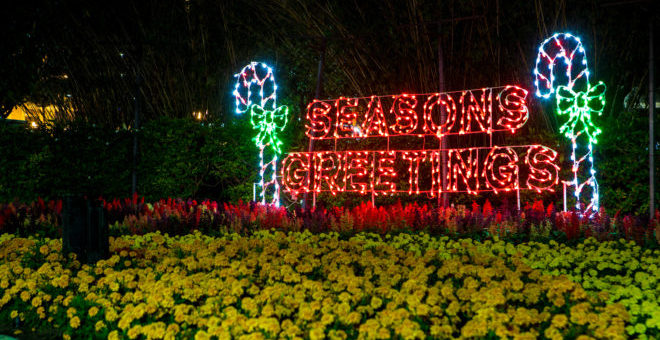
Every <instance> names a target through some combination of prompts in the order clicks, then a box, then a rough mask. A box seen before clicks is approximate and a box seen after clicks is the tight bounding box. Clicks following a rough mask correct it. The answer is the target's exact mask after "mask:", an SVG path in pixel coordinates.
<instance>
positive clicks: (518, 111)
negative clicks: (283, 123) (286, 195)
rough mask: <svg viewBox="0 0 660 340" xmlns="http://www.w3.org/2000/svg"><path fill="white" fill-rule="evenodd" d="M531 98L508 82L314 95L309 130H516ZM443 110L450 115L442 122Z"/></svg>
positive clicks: (325, 135)
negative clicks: (443, 90)
mask: <svg viewBox="0 0 660 340" xmlns="http://www.w3.org/2000/svg"><path fill="white" fill-rule="evenodd" d="M526 98H527V90H525V89H523V88H521V87H519V86H515V85H508V86H502V87H494V88H483V89H478V90H468V91H460V92H446V93H431V94H406V93H404V94H398V95H389V96H370V97H365V98H346V97H340V98H339V99H336V100H313V101H312V102H311V103H310V104H309V105H307V113H306V119H307V122H306V124H305V128H306V131H305V135H306V136H307V137H309V138H311V139H315V140H323V139H334V140H337V139H344V138H381V137H395V136H417V137H423V136H436V137H438V138H442V137H443V136H452V135H465V134H480V133H488V134H492V133H495V132H509V133H515V131H516V130H518V129H520V128H521V127H522V126H523V125H524V124H525V123H526V122H527V119H528V118H529V110H528V108H527V102H526ZM457 103H458V105H457ZM443 116H444V117H446V118H444V120H443V121H442V122H441V121H440V120H441V117H443ZM388 122H393V123H392V124H388Z"/></svg>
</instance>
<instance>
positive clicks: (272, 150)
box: [233, 62, 289, 206]
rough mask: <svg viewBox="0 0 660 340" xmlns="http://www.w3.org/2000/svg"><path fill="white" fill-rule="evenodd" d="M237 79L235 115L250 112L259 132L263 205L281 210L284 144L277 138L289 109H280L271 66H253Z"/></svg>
mask: <svg viewBox="0 0 660 340" xmlns="http://www.w3.org/2000/svg"><path fill="white" fill-rule="evenodd" d="M234 77H235V78H238V80H237V82H236V85H235V87H234V92H233V94H234V97H235V98H236V113H237V114H242V113H245V112H249V113H250V123H251V124H252V128H254V129H255V130H258V132H257V135H256V136H255V137H254V138H253V139H252V140H253V141H254V142H255V144H256V146H257V148H259V179H258V181H259V182H258V184H259V187H260V189H261V190H260V193H259V197H260V198H261V203H262V204H266V202H268V203H271V204H274V205H276V206H279V204H280V185H279V183H278V181H277V173H278V171H277V164H278V160H279V158H278V155H279V154H281V153H282V150H281V145H282V141H281V140H280V139H279V137H278V135H277V134H278V132H281V131H283V130H284V127H285V126H286V124H287V122H288V115H289V109H288V108H287V107H286V106H280V107H277V95H276V93H277V84H276V83H275V76H274V75H273V70H272V69H271V68H270V67H269V66H268V65H266V64H264V63H258V62H251V63H250V64H248V65H247V66H245V67H243V69H242V70H241V72H240V73H237V74H236V75H234ZM265 159H267V161H264V160H265ZM267 177H268V179H266V178H267ZM267 196H268V197H267Z"/></svg>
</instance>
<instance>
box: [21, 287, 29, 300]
mask: <svg viewBox="0 0 660 340" xmlns="http://www.w3.org/2000/svg"><path fill="white" fill-rule="evenodd" d="M21 300H23V302H28V300H30V293H29V292H27V291H25V290H24V291H22V292H21Z"/></svg>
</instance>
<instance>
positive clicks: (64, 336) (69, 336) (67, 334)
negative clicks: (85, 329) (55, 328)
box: [62, 333, 71, 340]
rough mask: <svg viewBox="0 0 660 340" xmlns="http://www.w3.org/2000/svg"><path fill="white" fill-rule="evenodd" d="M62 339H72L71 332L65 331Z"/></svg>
mask: <svg viewBox="0 0 660 340" xmlns="http://www.w3.org/2000/svg"><path fill="white" fill-rule="evenodd" d="M62 339H64V340H71V335H69V333H64V334H62Z"/></svg>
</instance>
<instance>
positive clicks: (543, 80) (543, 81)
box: [534, 33, 606, 213]
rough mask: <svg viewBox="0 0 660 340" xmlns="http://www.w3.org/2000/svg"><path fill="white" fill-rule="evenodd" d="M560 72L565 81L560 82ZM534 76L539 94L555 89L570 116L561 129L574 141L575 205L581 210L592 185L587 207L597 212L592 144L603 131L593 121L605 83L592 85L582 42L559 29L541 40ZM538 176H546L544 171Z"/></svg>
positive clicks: (562, 112) (602, 100)
mask: <svg viewBox="0 0 660 340" xmlns="http://www.w3.org/2000/svg"><path fill="white" fill-rule="evenodd" d="M556 65H560V66H561V67H565V69H566V72H565V73H558V72H560V71H557V70H556V69H555V66H556ZM564 74H565V76H563V75H564ZM560 75H561V76H562V77H561V78H563V79H562V80H563V81H564V82H565V84H559V85H558V84H557V82H558V79H557V77H558V76H560ZM534 76H535V78H536V79H535V81H534V84H535V86H536V95H537V96H539V97H542V98H549V97H550V96H551V95H552V94H553V93H554V94H555V100H556V106H557V115H559V116H567V120H566V121H565V122H564V123H563V124H562V126H561V127H560V128H559V131H560V132H561V133H563V134H564V136H566V138H568V139H569V140H570V141H571V160H572V161H573V166H572V167H571V171H572V172H573V179H572V180H571V181H570V182H568V183H569V184H570V186H571V187H572V188H573V194H574V196H575V207H576V209H577V210H581V208H582V207H581V203H582V202H581V194H582V191H583V190H584V188H585V187H590V188H591V198H590V199H589V200H588V201H587V202H586V207H585V209H584V211H585V212H587V213H590V212H597V211H598V209H599V194H598V182H597V181H596V170H595V167H594V159H593V144H596V143H597V142H598V140H597V136H598V135H599V134H600V133H601V132H602V131H601V129H600V128H598V127H597V126H596V125H595V124H594V123H593V121H592V113H597V114H598V115H600V114H601V113H602V112H603V108H604V107H605V90H606V86H605V84H604V83H603V82H600V81H599V82H598V83H597V84H596V85H595V86H592V85H591V83H590V82H589V69H588V68H587V57H586V52H585V50H584V47H583V46H582V42H581V41H580V38H578V37H576V36H573V35H571V34H569V33H556V34H554V35H553V36H551V37H550V38H548V39H546V40H545V41H544V42H543V43H542V44H541V46H540V47H539V53H538V56H537V58H536V68H535V69H534ZM583 163H584V164H583ZM539 176H540V177H541V178H545V177H544V174H539Z"/></svg>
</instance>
